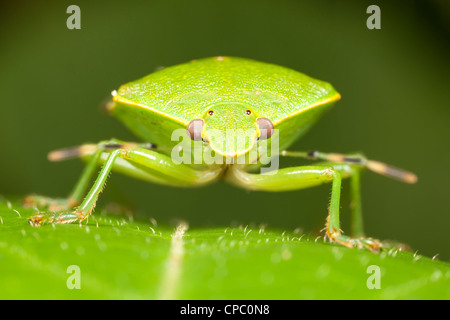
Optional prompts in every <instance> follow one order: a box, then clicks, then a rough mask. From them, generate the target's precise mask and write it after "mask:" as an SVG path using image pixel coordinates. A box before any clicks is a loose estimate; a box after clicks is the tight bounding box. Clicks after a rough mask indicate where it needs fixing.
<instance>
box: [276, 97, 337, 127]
mask: <svg viewBox="0 0 450 320" xmlns="http://www.w3.org/2000/svg"><path fill="white" fill-rule="evenodd" d="M339 99H341V95H340V94H339V93H337V94H335V95H334V96H332V97H330V98H327V99H325V100H321V101H318V102H316V103H313V104H311V105H309V106H307V107H306V108H303V109H300V110H298V111H295V112H293V113H290V114H288V115H287V116H285V117H283V118H280V119H278V120H276V121H273V125H274V126H275V125H278V124H280V123H281V122H283V121H284V120H286V119H290V118H292V117H295V116H296V115H298V114H300V113H302V112H305V111H308V110H310V109H313V108H315V107H318V106H323V105H324V104H328V103H331V102H334V101H338V100H339Z"/></svg>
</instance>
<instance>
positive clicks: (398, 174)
mask: <svg viewBox="0 0 450 320" xmlns="http://www.w3.org/2000/svg"><path fill="white" fill-rule="evenodd" d="M366 167H367V168H368V169H369V170H372V171H373V172H376V173H379V174H382V175H384V176H388V177H391V178H394V179H397V180H400V181H403V182H406V183H416V182H417V176H416V175H415V174H414V173H412V172H409V171H406V170H403V169H399V168H396V167H393V166H390V165H387V164H385V163H382V162H379V161H374V160H367V162H366Z"/></svg>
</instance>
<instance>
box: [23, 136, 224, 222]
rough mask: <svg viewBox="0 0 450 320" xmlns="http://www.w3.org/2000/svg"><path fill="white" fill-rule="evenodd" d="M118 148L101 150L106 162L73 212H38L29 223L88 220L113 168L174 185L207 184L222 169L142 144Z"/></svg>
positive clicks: (134, 175)
mask: <svg viewBox="0 0 450 320" xmlns="http://www.w3.org/2000/svg"><path fill="white" fill-rule="evenodd" d="M116 147H117V149H114V148H109V150H108V148H107V149H104V148H103V149H102V150H101V152H100V153H101V154H100V161H103V162H104V164H103V167H102V169H101V171H100V173H99V175H98V176H97V179H96V180H95V182H94V184H93V186H92V187H91V189H90V190H89V192H88V193H87V195H86V196H85V197H84V199H83V201H82V202H81V204H80V205H79V206H78V207H76V208H75V209H74V210H73V211H62V212H55V213H40V214H37V215H35V216H33V217H31V218H30V219H29V222H30V224H31V225H32V226H40V225H42V224H44V223H72V222H76V221H83V220H85V219H86V218H87V217H88V216H89V215H90V214H91V213H92V211H93V210H94V208H95V204H96V202H97V199H98V197H99V195H100V193H101V191H102V190H103V188H104V186H105V183H106V180H107V178H108V175H109V173H110V172H111V170H112V169H113V168H114V169H115V170H117V171H120V172H122V173H124V174H127V175H130V176H133V177H136V178H140V179H143V180H146V181H150V182H155V183H160V184H166V185H173V186H195V185H200V184H205V183H207V182H210V181H212V180H214V179H215V178H217V177H218V175H219V173H220V168H216V169H214V168H213V169H211V170H207V171H202V170H196V169H193V168H192V167H189V166H187V165H185V164H175V163H174V162H173V161H172V159H171V158H170V157H169V156H166V155H164V154H161V153H159V152H156V151H153V150H149V149H147V148H143V147H142V146H141V145H139V144H136V145H131V144H127V145H126V147H125V146H123V145H122V147H120V146H119V145H117V146H116ZM97 153H98V151H96V153H95V154H94V155H93V158H94V159H95V158H96V157H97ZM103 155H107V157H106V159H105V160H103V158H102V156H103ZM97 160H98V159H97ZM92 161H93V160H92V159H91V162H92ZM83 175H84V174H83ZM83 188H84V187H82V186H80V187H77V188H76V189H79V190H80V191H81V190H82V189H83Z"/></svg>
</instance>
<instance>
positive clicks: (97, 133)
mask: <svg viewBox="0 0 450 320" xmlns="http://www.w3.org/2000/svg"><path fill="white" fill-rule="evenodd" d="M71 4H76V5H78V6H79V7H80V8H81V27H82V29H81V30H68V29H67V27H66V19H67V18H68V16H69V14H67V13H66V9H67V7H68V6H69V5H71ZM371 4H377V5H378V6H380V8H381V30H369V29H368V28H367V27H366V20H367V18H368V17H369V14H367V13H366V9H367V7H368V6H369V5H371ZM0 6H1V7H0V16H1V19H0V40H1V42H0V90H1V91H0V92H1V100H0V148H1V149H0V150H1V151H0V152H1V157H0V181H1V182H0V193H1V194H3V195H25V194H28V193H31V192H35V193H39V194H45V195H49V196H60V197H61V196H65V195H67V194H68V192H69V191H70V190H71V188H72V187H73V185H74V183H75V181H76V180H77V178H78V176H79V175H80V173H81V170H82V166H83V164H82V163H81V162H80V161H76V160H73V161H69V162H63V163H50V162H48V161H47V159H46V154H47V153H48V151H50V150H52V149H55V148H61V147H65V146H73V145H78V144H81V143H85V142H97V141H100V140H103V139H108V138H111V137H116V138H119V139H123V140H131V141H133V140H135V138H134V137H133V136H132V135H131V134H130V133H129V132H128V131H127V130H126V129H125V128H124V127H123V126H122V125H121V124H120V123H119V122H118V121H117V120H115V119H113V118H110V117H108V116H106V115H105V114H102V113H101V112H100V108H99V105H100V103H101V102H102V101H103V100H104V99H105V98H108V96H109V94H110V92H111V91H112V90H113V89H117V88H118V86H119V85H121V84H123V83H125V82H128V81H131V80H135V79H137V78H139V77H142V76H144V75H146V74H148V73H150V72H153V71H154V70H156V69H157V68H158V67H161V66H170V65H174V64H178V63H182V62H185V61H188V60H191V59H195V58H201V57H208V56H215V55H231V56H241V57H247V58H253V59H256V60H261V61H265V62H270V63H276V64H280V65H283V66H287V67H290V68H293V69H296V70H298V71H301V72H304V73H306V74H308V75H310V76H312V77H315V78H318V79H321V80H326V81H329V82H331V83H332V84H333V85H334V86H335V88H336V89H337V90H338V91H339V92H340V93H341V94H342V100H341V101H340V102H338V103H337V104H336V106H335V107H334V109H333V110H332V111H330V112H329V113H327V114H326V116H325V117H324V118H323V119H322V120H321V121H320V122H319V123H318V124H317V125H316V126H315V127H314V128H313V129H312V130H311V131H310V132H309V133H308V134H307V135H306V136H305V137H303V139H301V140H299V141H298V142H297V143H296V144H295V146H293V148H292V149H293V150H320V151H324V152H344V153H345V152H353V151H363V152H364V153H365V154H366V155H367V156H369V157H370V158H373V159H376V160H381V161H384V162H387V163H389V164H393V165H396V166H399V167H402V168H405V169H408V170H411V171H413V172H415V173H416V174H417V175H418V176H419V182H418V184H416V185H406V184H402V183H400V182H397V181H393V180H390V179H387V178H385V177H382V176H378V175H376V174H373V173H371V172H367V173H366V174H365V175H364V177H363V194H362V196H363V208H364V219H365V229H366V233H367V234H368V235H369V236H372V237H376V238H380V239H393V240H398V241H400V242H403V243H407V244H408V245H410V246H411V247H412V248H413V250H414V251H415V250H418V252H419V253H421V254H424V255H428V256H434V255H435V254H439V258H440V259H441V260H445V261H449V260H450V246H449V240H448V229H449V227H450V209H449V208H450V194H449V190H450V188H449V187H450V161H449V160H450V149H449V138H450V125H449V123H450V108H449V98H450V94H449V89H450V88H449V80H450V79H449V75H450V62H449V53H450V41H449V40H450V36H449V34H450V27H449V9H450V8H449V5H448V3H447V2H445V1H444V0H443V1H325V0H320V1H318V0H315V1H286V0H283V1H281V0H278V1H262V0H252V1H234V0H229V1H220V2H219V1H196V0H190V1H171V0H164V1H120V2H119V1H117V2H111V1H104V2H102V1H95V2H94V1H90V2H88V1H70V2H68V1H54V2H44V1H40V2H37V1H18V2H8V3H6V2H2V4H1V5H0ZM282 163H283V165H294V164H295V161H291V160H289V161H283V162H282ZM346 186H347V183H345V184H344V188H345V187H346ZM329 193H330V191H329V186H322V187H318V188H315V189H310V190H303V191H298V192H287V193H260V192H247V191H243V190H240V189H235V188H234V187H232V186H228V185H225V184H223V183H220V182H219V183H216V184H213V185H211V186H208V187H206V188H201V189H173V188H169V187H161V186H157V185H151V184H147V183H145V182H142V181H136V180H133V179H130V178H128V177H123V176H120V175H114V174H113V175H112V177H111V179H110V180H109V183H108V185H107V188H106V190H105V191H104V193H103V195H102V197H101V201H100V202H101V204H100V205H101V206H102V205H103V206H104V205H106V204H107V203H109V202H112V201H114V202H118V203H121V204H123V205H126V206H132V207H133V208H134V209H135V210H136V212H137V214H138V215H139V216H140V217H141V219H148V218H150V217H153V218H156V219H157V220H158V221H161V222H170V221H172V220H173V219H180V218H181V219H183V220H186V221H188V222H189V223H190V226H191V227H198V226H224V225H229V224H230V223H233V222H238V223H243V224H244V225H245V224H251V223H254V224H256V225H258V224H260V223H266V224H268V225H269V226H271V227H276V228H285V229H289V230H292V229H294V228H296V227H301V228H302V229H303V230H304V231H306V232H318V231H319V230H320V229H322V227H323V226H324V223H325V218H326V215H327V204H328V200H329V199H328V197H329ZM348 201H349V198H348V190H347V189H345V190H344V195H343V199H342V208H343V214H342V218H341V220H342V222H343V229H344V231H346V230H348V226H349V221H348V212H349V210H348Z"/></svg>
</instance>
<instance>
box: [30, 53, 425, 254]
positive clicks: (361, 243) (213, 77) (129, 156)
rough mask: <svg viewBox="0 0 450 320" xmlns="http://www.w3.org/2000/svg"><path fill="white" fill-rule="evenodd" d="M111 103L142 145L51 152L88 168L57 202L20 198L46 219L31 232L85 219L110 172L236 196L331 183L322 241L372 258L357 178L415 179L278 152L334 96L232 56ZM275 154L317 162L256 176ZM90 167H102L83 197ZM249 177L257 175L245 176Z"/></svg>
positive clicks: (168, 75)
mask: <svg viewBox="0 0 450 320" xmlns="http://www.w3.org/2000/svg"><path fill="white" fill-rule="evenodd" d="M112 95H113V100H112V102H111V103H110V104H109V105H108V110H109V112H110V113H111V114H112V115H113V116H115V117H117V118H118V119H119V120H120V121H122V122H123V123H124V124H125V125H126V126H127V127H128V128H129V129H130V130H132V131H133V132H134V133H135V134H136V135H137V136H138V137H140V138H141V139H143V141H147V142H144V143H132V142H124V141H120V140H116V139H112V140H108V141H103V142H100V143H98V144H86V145H82V146H80V147H75V148H68V149H62V150H56V151H53V152H51V153H50V154H49V159H50V160H53V161H59V160H63V159H68V158H71V157H83V158H86V159H87V160H88V164H87V166H86V168H85V170H84V172H83V174H82V175H81V177H80V180H79V182H78V183H77V185H76V186H75V188H74V190H73V191H72V193H71V194H70V196H69V197H68V198H67V199H50V198H47V197H42V196H29V197H28V198H27V199H26V203H27V204H33V205H38V206H46V207H47V209H48V211H49V212H44V213H39V214H36V215H35V216H33V217H31V218H30V219H29V221H30V224H31V225H33V226H40V225H41V224H43V223H71V222H75V221H82V220H84V219H86V218H87V217H88V216H89V215H90V214H91V212H92V211H93V209H94V207H95V203H96V201H97V198H98V196H99V194H100V192H101V190H102V189H103V186H104V185H105V182H106V179H107V177H108V174H109V173H110V171H111V170H114V171H118V172H122V173H124V174H127V175H130V176H133V177H136V178H139V179H144V180H147V181H150V182H154V183H161V184H166V185H172V186H200V185H205V184H207V183H210V182H212V181H215V180H218V179H222V180H225V181H227V182H230V183H233V184H235V185H236V186H239V187H242V188H245V189H251V190H262V191H275V192H277V191H287V190H298V189H303V188H308V187H312V186H317V185H320V184H323V183H331V185H332V194H331V201H330V207H329V215H328V218H327V223H326V228H325V230H326V235H327V236H328V238H329V239H330V240H331V241H333V242H338V243H340V244H342V245H345V246H347V247H360V248H368V249H371V250H373V251H377V250H378V249H379V248H380V247H381V246H382V245H381V243H380V242H379V241H378V240H375V239H371V238H364V237H363V231H362V219H361V205H360V196H359V192H360V190H359V184H360V182H359V174H360V171H361V170H362V169H364V168H368V169H371V170H373V171H375V172H378V173H381V174H384V175H387V176H391V177H394V178H397V179H399V180H402V181H404V182H408V183H414V182H415V181H416V180H417V178H416V176H415V175H414V174H412V173H410V172H406V171H403V170H401V169H397V168H394V167H391V166H388V165H386V164H383V163H381V162H377V161H372V160H368V159H366V158H365V157H363V156H362V155H343V154H336V153H322V152H317V151H314V152H297V151H288V148H289V147H290V146H291V145H292V143H293V142H294V141H296V140H297V139H298V138H299V137H301V136H302V135H303V134H304V133H305V132H306V131H307V130H308V129H309V128H310V127H311V126H312V125H313V124H314V123H315V121H316V120H318V119H319V117H320V116H321V115H322V114H323V113H324V112H325V111H326V110H328V109H329V108H330V107H331V106H332V105H333V104H334V103H335V102H336V101H337V100H339V99H340V95H339V93H338V92H337V91H336V90H335V89H334V88H333V87H332V86H331V85H330V84H329V83H326V82H323V81H319V80H316V79H313V78H311V77H309V76H306V75H304V74H302V73H299V72H297V71H294V70H291V69H288V68H285V67H281V66H278V65H273V64H267V63H262V62H257V61H253V60H249V59H243V58H234V57H214V58H206V59H201V60H194V61H191V62H189V63H185V64H181V65H178V66H173V67H168V68H165V69H162V70H159V71H157V72H154V73H152V74H150V75H148V76H146V77H144V78H141V79H139V80H136V81H133V82H130V83H127V84H125V85H123V86H121V87H120V88H119V89H118V90H117V91H113V93H112ZM175 132H178V133H179V135H178V136H177V137H178V139H177V138H175V139H174V133H175ZM180 139H181V140H182V141H181V142H180ZM269 150H270V151H269ZM174 151H175V152H174ZM177 152H178V153H179V154H180V152H181V154H182V155H183V156H182V159H181V160H180V159H175V157H174V155H176V154H177ZM198 155H200V160H198V157H197V156H198ZM206 156H209V158H208V157H206ZM278 156H291V157H299V158H306V159H311V160H319V161H320V162H318V163H317V164H315V165H310V166H298V167H290V168H282V169H278V168H275V169H273V168H272V169H273V170H268V171H265V172H262V170H263V169H264V168H265V166H264V165H265V164H267V163H268V162H264V161H263V160H264V159H266V160H267V159H269V160H270V159H272V158H275V157H278ZM193 159H194V160H193ZM208 159H209V160H208ZM192 160H193V161H192ZM100 164H103V166H102V169H101V171H100V173H99V175H98V177H97V179H96V180H95V183H94V185H93V186H92V187H91V189H90V190H89V191H88V192H87V195H86V196H85V194H86V191H87V189H88V186H89V182H90V180H91V179H92V177H93V176H94V174H95V172H96V168H97V167H98V166H99V165H100ZM258 169H260V170H261V172H259V173H258V172H254V171H255V170H258ZM342 178H349V179H351V182H352V183H351V189H352V190H351V195H352V197H353V204H354V205H353V207H352V218H353V219H354V220H355V221H354V223H353V224H352V232H351V237H349V236H344V235H343V234H342V232H341V229H340V227H339V202H340V192H341V190H340V189H341V179H342ZM72 207H75V209H74V210H70V208H72Z"/></svg>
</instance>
